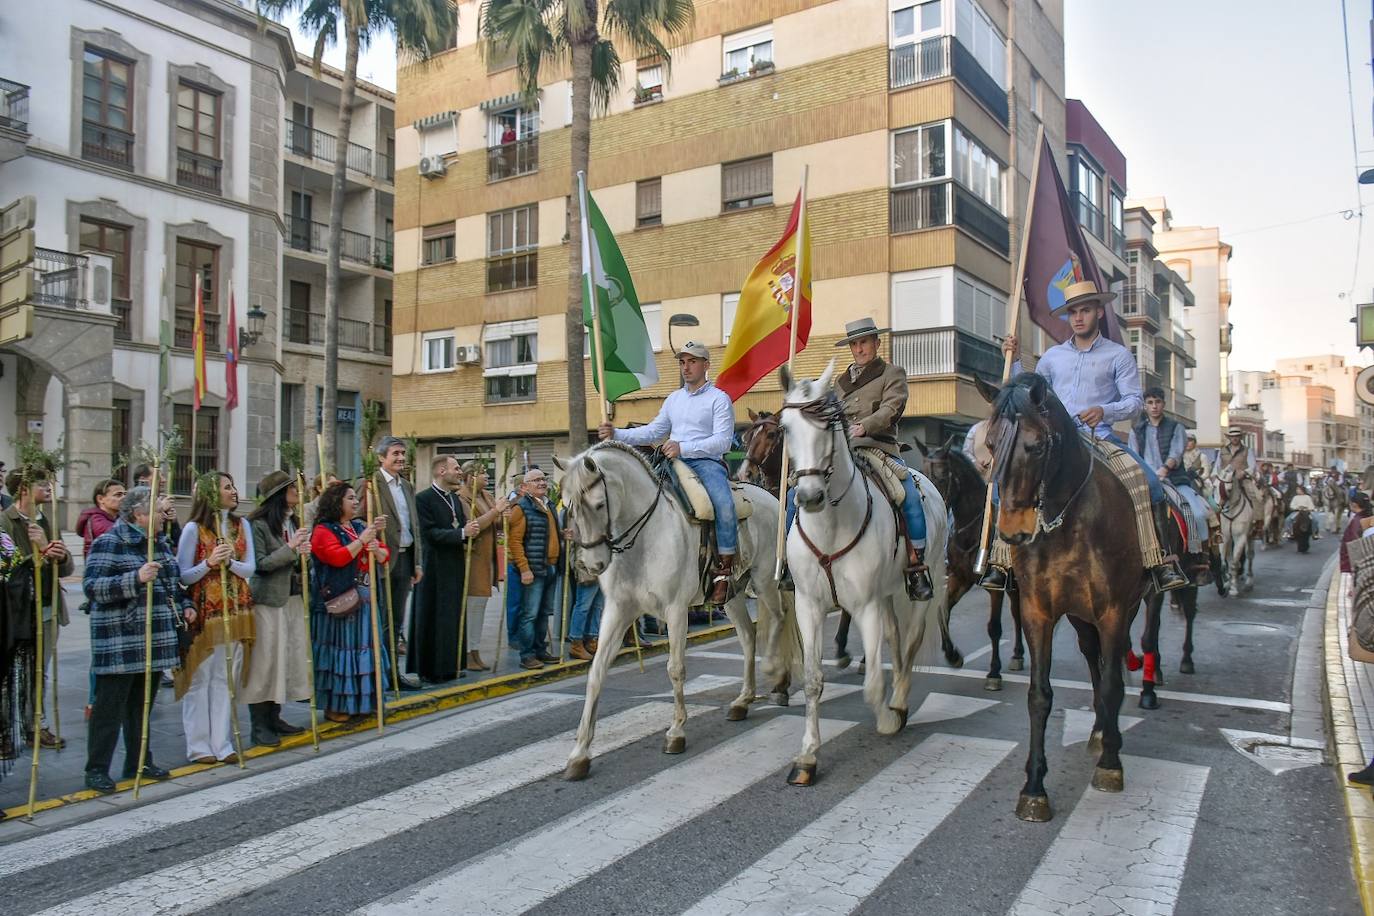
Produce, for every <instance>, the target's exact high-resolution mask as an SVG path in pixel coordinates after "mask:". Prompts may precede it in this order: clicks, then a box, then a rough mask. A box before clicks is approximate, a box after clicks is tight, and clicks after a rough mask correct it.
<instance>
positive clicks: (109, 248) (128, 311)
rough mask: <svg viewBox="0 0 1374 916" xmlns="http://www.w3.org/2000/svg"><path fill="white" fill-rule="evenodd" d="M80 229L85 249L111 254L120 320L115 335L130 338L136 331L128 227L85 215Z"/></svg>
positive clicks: (114, 298)
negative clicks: (132, 321)
mask: <svg viewBox="0 0 1374 916" xmlns="http://www.w3.org/2000/svg"><path fill="white" fill-rule="evenodd" d="M78 231H79V233H80V243H79V244H80V248H81V250H82V251H98V252H100V253H101V254H106V255H109V256H110V259H111V261H112V263H111V267H110V271H111V277H110V281H111V289H110V298H111V306H112V307H113V311H114V314H115V318H117V319H118V320H119V324H117V325H115V331H114V336H115V339H116V340H129V339H130V338H131V337H132V333H131V332H132V330H133V329H132V327H131V324H130V322H131V320H132V311H133V298H132V293H131V292H130V289H131V288H132V287H131V283H130V280H129V265H130V257H129V238H130V231H129V227H128V226H116V225H114V224H113V223H102V222H99V221H97V220H93V219H85V218H83V219H82V220H81V223H80V226H79V229H78Z"/></svg>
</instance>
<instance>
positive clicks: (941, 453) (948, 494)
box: [916, 436, 977, 504]
mask: <svg viewBox="0 0 1374 916" xmlns="http://www.w3.org/2000/svg"><path fill="white" fill-rule="evenodd" d="M955 441H956V437H955V436H950V437H949V439H947V440H945V443H944V445H941V446H940V447H939V448H936V449H928V448H926V447H925V446H924V445H922V444H921V442H920V441H919V440H917V442H916V448H917V449H918V450H919V451H920V453H921V456H922V458H923V461H922V463H921V471H922V473H924V474H925V475H926V476H927V477H929V478H930V482H931V483H933V484H935V489H937V490H939V491H940V495H941V496H943V497H944V498H945V502H946V503H947V504H951V503H953V502H954V499H955V497H956V495H957V494H958V493H959V491H960V489H961V483H960V482H961V480H963V479H965V478H966V477H967V475H968V474H976V473H977V471H975V470H974V469H973V463H972V462H971V461H969V460H968V456H967V455H965V454H964V452H963V450H962V449H958V448H955V447H954V443H955Z"/></svg>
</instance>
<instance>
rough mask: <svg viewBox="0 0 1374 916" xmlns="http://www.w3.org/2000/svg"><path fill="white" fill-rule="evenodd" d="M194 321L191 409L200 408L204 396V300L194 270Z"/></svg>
mask: <svg viewBox="0 0 1374 916" xmlns="http://www.w3.org/2000/svg"><path fill="white" fill-rule="evenodd" d="M195 276H196V323H195V326H194V328H193V329H192V331H191V352H192V354H193V356H192V359H193V362H194V368H195V375H196V383H195V386H194V388H195V391H194V398H195V399H194V402H193V405H192V406H193V409H195V410H200V402H201V399H202V398H204V397H205V390H206V389H205V301H204V299H203V297H202V296H201V282H202V281H201V276H200V272H199V271H197V272H196V275H195Z"/></svg>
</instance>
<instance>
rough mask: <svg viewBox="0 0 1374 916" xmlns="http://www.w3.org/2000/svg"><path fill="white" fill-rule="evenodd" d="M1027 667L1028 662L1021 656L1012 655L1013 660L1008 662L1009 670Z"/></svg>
mask: <svg viewBox="0 0 1374 916" xmlns="http://www.w3.org/2000/svg"><path fill="white" fill-rule="evenodd" d="M1025 667H1026V662H1025V660H1023V659H1020V658H1017V657H1016V656H1012V659H1011V661H1009V662H1007V670H1008V671H1020V670H1022V669H1024V668H1025Z"/></svg>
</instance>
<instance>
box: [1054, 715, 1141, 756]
mask: <svg viewBox="0 0 1374 916" xmlns="http://www.w3.org/2000/svg"><path fill="white" fill-rule="evenodd" d="M1095 721H1097V716H1096V715H1094V714H1093V712H1092V710H1088V709H1068V708H1065V710H1064V738H1063V741H1064V746H1065V747H1068V746H1069V745H1070V744H1077V743H1079V742H1080V741H1087V740H1088V739H1089V738H1090V737H1092V733H1093V723H1094V722H1095ZM1144 721H1145V720H1144V719H1142V718H1140V717H1139V716H1117V717H1116V724H1117V728H1119V729H1121V730H1122V731H1123V732H1124V731H1126V730H1127V729H1129V728H1134V727H1135V726H1137V725H1139V724H1140V723H1141V722H1144Z"/></svg>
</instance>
